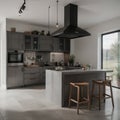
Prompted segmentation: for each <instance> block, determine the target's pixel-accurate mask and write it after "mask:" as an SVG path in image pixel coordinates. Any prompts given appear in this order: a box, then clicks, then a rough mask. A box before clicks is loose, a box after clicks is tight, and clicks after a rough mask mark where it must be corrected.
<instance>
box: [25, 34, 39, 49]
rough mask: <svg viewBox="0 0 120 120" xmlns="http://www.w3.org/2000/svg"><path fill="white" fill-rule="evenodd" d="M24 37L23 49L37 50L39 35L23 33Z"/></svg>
mask: <svg viewBox="0 0 120 120" xmlns="http://www.w3.org/2000/svg"><path fill="white" fill-rule="evenodd" d="M24 39H25V50H35V51H37V50H39V46H38V42H39V36H38V35H27V34H25V35H24Z"/></svg>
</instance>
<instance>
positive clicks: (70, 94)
mask: <svg viewBox="0 0 120 120" xmlns="http://www.w3.org/2000/svg"><path fill="white" fill-rule="evenodd" d="M71 96H72V85H70V93H69V104H68V106H69V107H71Z"/></svg>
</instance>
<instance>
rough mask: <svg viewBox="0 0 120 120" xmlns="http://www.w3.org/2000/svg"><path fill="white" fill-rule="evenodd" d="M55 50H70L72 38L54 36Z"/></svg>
mask: <svg viewBox="0 0 120 120" xmlns="http://www.w3.org/2000/svg"><path fill="white" fill-rule="evenodd" d="M53 41H54V44H53V46H54V47H53V51H54V52H70V40H69V39H66V38H53Z"/></svg>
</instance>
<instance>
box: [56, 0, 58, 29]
mask: <svg viewBox="0 0 120 120" xmlns="http://www.w3.org/2000/svg"><path fill="white" fill-rule="evenodd" d="M58 2H59V1H58V0H57V1H56V3H57V18H56V19H57V23H56V27H59V24H58Z"/></svg>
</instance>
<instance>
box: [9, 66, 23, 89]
mask: <svg viewBox="0 0 120 120" xmlns="http://www.w3.org/2000/svg"><path fill="white" fill-rule="evenodd" d="M20 86H23V66H8V70H7V88H14V87H20Z"/></svg>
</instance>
